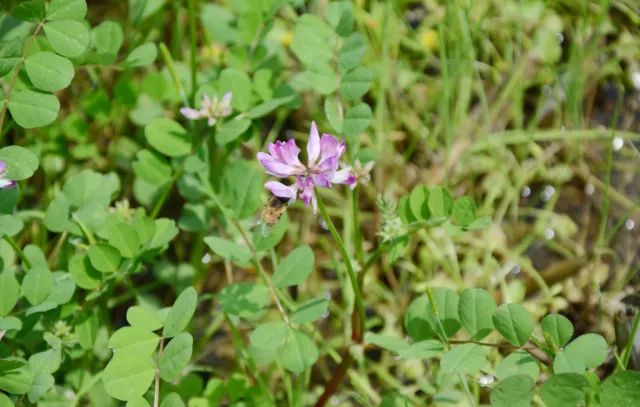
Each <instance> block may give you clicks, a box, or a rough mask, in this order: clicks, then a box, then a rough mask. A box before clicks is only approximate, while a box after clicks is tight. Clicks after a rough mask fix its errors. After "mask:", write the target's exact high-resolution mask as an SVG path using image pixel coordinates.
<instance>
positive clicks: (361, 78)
mask: <svg viewBox="0 0 640 407" xmlns="http://www.w3.org/2000/svg"><path fill="white" fill-rule="evenodd" d="M372 80H373V73H372V72H371V70H369V69H367V68H365V67H362V66H360V67H357V68H355V69H353V70H351V71H349V72H347V73H346V74H344V75H343V76H342V78H341V81H340V93H341V94H342V97H344V98H345V100H358V99H360V98H361V97H362V96H364V94H365V93H367V92H368V91H369V89H370V88H371V81H372Z"/></svg>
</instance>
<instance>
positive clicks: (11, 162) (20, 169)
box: [0, 146, 40, 181]
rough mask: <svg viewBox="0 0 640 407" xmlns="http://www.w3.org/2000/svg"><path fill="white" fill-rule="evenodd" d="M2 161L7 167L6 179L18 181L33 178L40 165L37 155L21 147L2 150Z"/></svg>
mask: <svg viewBox="0 0 640 407" xmlns="http://www.w3.org/2000/svg"><path fill="white" fill-rule="evenodd" d="M0 160H2V161H4V162H5V164H6V165H7V168H6V172H5V174H4V177H6V178H8V179H12V180H16V181H20V180H23V179H27V178H29V177H31V176H32V175H33V173H34V172H35V171H36V170H37V169H38V166H39V165H40V164H39V162H38V157H36V155H35V154H33V153H32V152H31V151H29V150H27V149H26V148H24V147H20V146H7V147H4V148H2V149H0Z"/></svg>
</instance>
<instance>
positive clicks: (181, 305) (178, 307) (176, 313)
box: [162, 287, 198, 338]
mask: <svg viewBox="0 0 640 407" xmlns="http://www.w3.org/2000/svg"><path fill="white" fill-rule="evenodd" d="M196 305H198V293H197V292H196V290H195V289H194V288H193V287H188V288H186V289H184V290H183V291H182V292H181V293H180V295H179V296H178V298H177V299H176V302H175V303H174V304H173V306H172V307H171V310H170V311H169V315H167V320H166V321H165V322H164V329H163V331H162V336H164V337H165V338H171V337H174V336H176V335H177V334H179V333H180V332H182V331H183V330H184V328H186V327H187V325H188V324H189V321H190V320H191V317H192V316H193V313H194V312H195V310H196Z"/></svg>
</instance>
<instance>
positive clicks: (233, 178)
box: [221, 160, 264, 219]
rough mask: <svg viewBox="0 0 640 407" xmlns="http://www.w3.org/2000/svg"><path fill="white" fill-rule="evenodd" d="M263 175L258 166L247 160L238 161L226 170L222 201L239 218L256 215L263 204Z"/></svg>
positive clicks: (223, 180)
mask: <svg viewBox="0 0 640 407" xmlns="http://www.w3.org/2000/svg"><path fill="white" fill-rule="evenodd" d="M263 174H264V172H263V171H262V170H261V169H260V168H259V167H258V166H257V165H256V164H254V163H251V162H249V161H245V160H237V161H235V162H234V163H233V164H231V165H229V166H227V167H226V168H225V171H224V175H223V178H222V188H221V195H222V199H223V201H224V203H225V205H226V206H228V207H229V208H231V209H232V210H233V211H234V212H235V214H236V215H237V216H238V218H240V219H246V218H248V217H250V216H253V215H255V214H256V211H257V210H258V209H259V208H260V206H261V205H262V204H263V201H262V199H261V194H262V190H263V189H264V188H263V180H264V175H263Z"/></svg>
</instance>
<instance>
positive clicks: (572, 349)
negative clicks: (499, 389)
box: [565, 333, 608, 368]
mask: <svg viewBox="0 0 640 407" xmlns="http://www.w3.org/2000/svg"><path fill="white" fill-rule="evenodd" d="M607 349H608V346H607V341H606V340H605V339H604V338H603V337H602V336H600V335H598V334H593V333H588V334H584V335H580V336H579V337H577V338H576V339H574V340H573V341H571V343H569V344H568V345H567V347H566V348H565V352H566V354H567V357H568V358H570V359H581V360H582V362H583V363H584V366H585V367H587V368H593V367H598V366H600V365H601V364H602V363H603V362H604V361H605V359H606V358H607Z"/></svg>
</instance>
